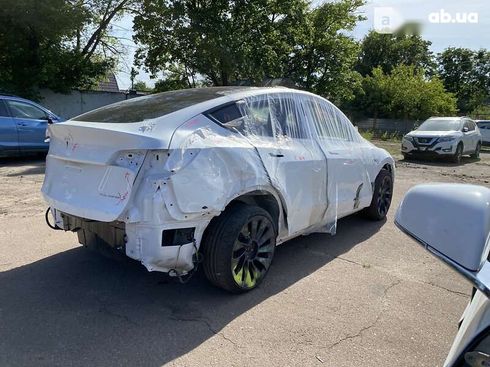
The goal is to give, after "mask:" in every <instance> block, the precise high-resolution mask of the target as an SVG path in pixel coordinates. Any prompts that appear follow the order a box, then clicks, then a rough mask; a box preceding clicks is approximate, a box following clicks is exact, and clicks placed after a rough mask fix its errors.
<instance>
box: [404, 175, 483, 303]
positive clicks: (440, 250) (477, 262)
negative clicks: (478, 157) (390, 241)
mask: <svg viewBox="0 0 490 367" xmlns="http://www.w3.org/2000/svg"><path fill="white" fill-rule="evenodd" d="M395 224H396V225H397V226H398V228H400V229H401V230H402V231H403V232H405V233H406V234H407V235H409V236H410V237H412V238H413V239H415V240H416V241H417V242H419V243H420V244H421V245H422V246H424V248H425V249H426V250H428V251H429V252H431V253H432V254H433V255H435V256H436V257H438V258H440V259H441V260H442V261H444V262H445V263H447V264H448V265H450V266H451V267H453V268H454V269H456V270H457V271H458V272H459V273H460V274H462V275H463V276H465V277H466V278H467V279H469V280H470V281H471V282H472V283H473V285H474V286H475V287H477V288H478V289H480V290H481V291H482V292H483V293H485V294H486V295H487V296H490V263H489V262H488V261H487V258H488V254H489V250H490V241H489V233H490V189H488V188H486V187H481V186H474V185H464V184H426V185H419V186H416V187H414V188H412V189H411V190H409V191H408V192H407V194H406V195H405V197H404V199H403V201H402V203H401V204H400V207H399V208H398V211H397V213H396V218H395Z"/></svg>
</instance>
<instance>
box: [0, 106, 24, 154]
mask: <svg viewBox="0 0 490 367" xmlns="http://www.w3.org/2000/svg"><path fill="white" fill-rule="evenodd" d="M18 150H19V140H18V135H17V127H16V125H15V123H14V120H13V119H12V117H10V113H9V112H8V109H7V106H6V104H5V102H4V100H3V99H0V154H11V153H13V154H15V153H17V152H18Z"/></svg>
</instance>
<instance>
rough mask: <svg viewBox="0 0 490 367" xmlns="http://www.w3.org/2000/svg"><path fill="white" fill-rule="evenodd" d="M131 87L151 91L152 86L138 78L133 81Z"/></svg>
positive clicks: (139, 90) (140, 90)
mask: <svg viewBox="0 0 490 367" xmlns="http://www.w3.org/2000/svg"><path fill="white" fill-rule="evenodd" d="M133 89H134V90H135V91H138V92H153V88H151V87H149V86H148V85H146V83H145V82H144V81H142V80H138V81H137V82H135V83H134V85H133Z"/></svg>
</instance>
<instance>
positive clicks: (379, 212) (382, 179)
mask: <svg viewBox="0 0 490 367" xmlns="http://www.w3.org/2000/svg"><path fill="white" fill-rule="evenodd" d="M392 197H393V176H392V175H391V173H390V172H389V171H388V170H387V169H384V168H383V169H382V170H381V171H380V172H379V174H378V177H376V180H375V182H374V192H373V198H372V200H371V205H370V206H368V207H367V208H366V209H364V211H363V214H364V216H365V217H367V218H368V219H371V220H383V219H384V218H386V215H387V214H388V210H389V209H390V205H391V199H392Z"/></svg>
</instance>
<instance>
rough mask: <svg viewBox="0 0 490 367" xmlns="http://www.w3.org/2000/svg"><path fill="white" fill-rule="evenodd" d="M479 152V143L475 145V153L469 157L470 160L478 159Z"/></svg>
mask: <svg viewBox="0 0 490 367" xmlns="http://www.w3.org/2000/svg"><path fill="white" fill-rule="evenodd" d="M480 151H481V143H478V144H477V145H476V149H475V153H473V154H472V155H471V158H476V159H478V158H480Z"/></svg>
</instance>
